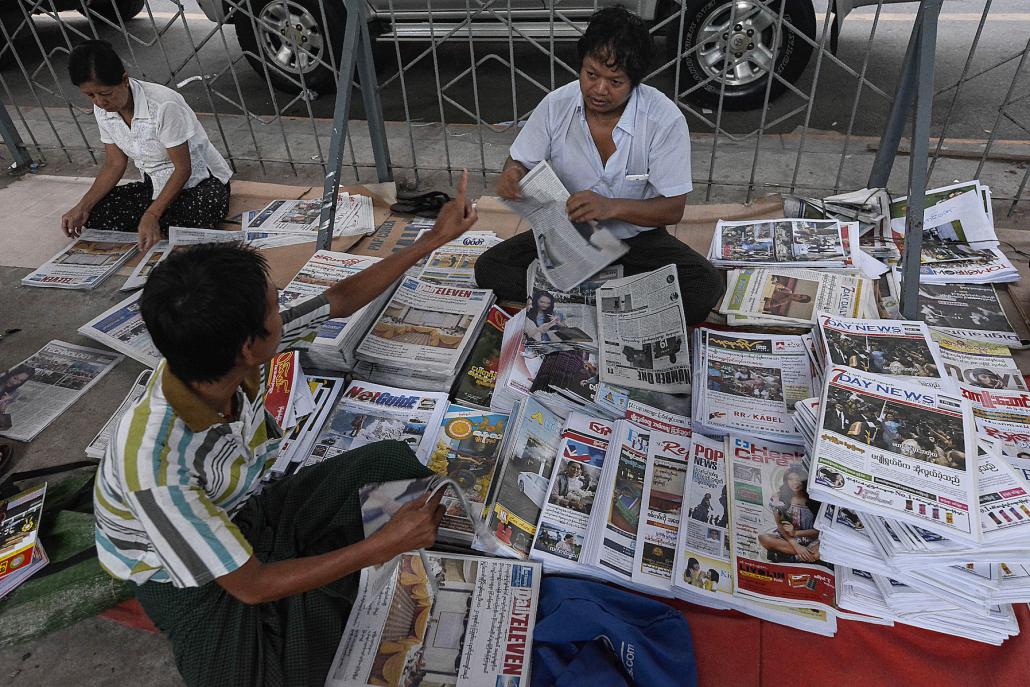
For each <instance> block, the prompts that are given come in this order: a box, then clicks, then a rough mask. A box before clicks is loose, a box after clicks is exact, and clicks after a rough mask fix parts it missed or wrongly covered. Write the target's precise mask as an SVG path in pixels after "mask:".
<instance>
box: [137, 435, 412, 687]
mask: <svg viewBox="0 0 1030 687" xmlns="http://www.w3.org/2000/svg"><path fill="white" fill-rule="evenodd" d="M428 474H431V473H430V472H429V470H428V469H427V468H425V467H424V466H423V465H422V464H421V463H419V462H418V459H417V458H415V454H413V453H412V452H411V449H409V448H408V446H407V444H404V443H402V442H400V441H381V442H377V443H374V444H369V445H368V446H363V447H361V448H359V449H355V450H354V451H350V452H348V453H344V454H341V455H339V456H336V457H335V458H332V459H330V460H327V461H325V462H324V463H320V464H318V465H315V466H312V467H309V468H305V469H303V470H301V471H300V472H298V473H297V474H296V475H293V476H291V477H287V478H285V479H283V480H282V481H280V482H277V483H275V484H272V485H270V486H269V487H267V488H266V489H265V490H264V491H263V492H261V493H260V494H258V495H257V496H254V497H252V498H251V499H250V500H248V501H247V503H246V504H245V505H244V506H243V508H242V509H241V510H240V511H239V512H238V513H237V514H236V516H235V517H234V518H233V522H235V523H236V525H237V526H238V527H239V528H240V530H241V531H242V532H243V534H244V536H245V537H246V538H247V541H249V542H250V544H251V546H253V548H254V556H256V557H257V558H258V559H259V560H261V561H262V562H265V563H270V562H272V561H280V560H288V559H292V558H299V557H302V556H315V555H318V554H322V553H328V552H329V551H333V550H335V549H338V548H340V547H343V546H349V545H351V544H354V543H356V542H358V541H361V539H362V538H363V537H364V534H363V530H362V526H361V507H360V504H359V501H358V489H360V488H361V487H362V486H364V485H365V484H374V483H378V482H388V481H391V480H398V479H409V478H413V477H424V476H426V475H428ZM358 577H359V576H358V575H357V574H354V575H349V576H348V577H345V578H343V579H341V580H339V581H337V582H335V583H333V584H331V585H327V586H325V587H321V588H319V589H315V590H313V591H310V592H306V593H304V594H297V595H294V596H291V597H288V598H285V599H281V600H279V601H274V602H271V603H265V604H257V605H253V606H248V605H247V604H244V603H242V602H240V601H238V600H237V599H236V598H235V597H233V596H232V595H231V594H229V593H228V592H226V591H225V590H224V589H222V588H221V586H219V584H218V583H217V582H210V583H208V584H206V585H204V586H202V587H191V588H186V589H180V588H176V587H173V586H172V585H171V584H164V583H157V582H148V583H146V584H143V585H140V586H139V587H137V588H136V596H137V598H138V599H139V600H140V603H141V604H142V605H143V609H144V610H145V611H146V612H147V615H148V616H150V619H151V620H153V621H154V624H155V625H157V626H158V627H159V628H160V629H161V631H162V632H163V633H164V634H165V635H166V636H167V637H168V639H169V640H171V643H172V651H173V652H174V654H175V662H176V664H177V665H178V667H179V672H180V673H182V677H183V679H184V680H185V682H186V684H187V685H190V687H195V686H198V685H205V686H206V685H211V686H215V685H217V686H219V687H221V686H225V685H241V686H244V685H246V686H248V687H249V686H251V685H291V686H292V685H317V686H318V687H321V686H322V685H323V684H324V683H325V679H326V675H327V673H328V672H329V667H330V664H331V663H332V660H333V656H334V655H335V654H336V647H337V645H339V643H340V637H341V636H342V635H343V629H344V626H345V625H346V623H347V616H348V614H349V613H350V609H351V606H352V604H353V603H354V600H355V597H356V596H357V591H358Z"/></svg>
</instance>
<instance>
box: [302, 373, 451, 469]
mask: <svg viewBox="0 0 1030 687" xmlns="http://www.w3.org/2000/svg"><path fill="white" fill-rule="evenodd" d="M447 407H448V402H447V394H443V393H432V392H427V391H424V392H419V391H409V390H407V389H395V388H393V387H388V386H381V385H379V384H372V383H371V382H360V381H354V382H351V383H350V386H348V387H347V388H346V389H345V390H344V392H343V393H342V394H340V400H339V402H338V403H337V406H336V408H334V409H333V414H332V415H331V416H330V418H329V421H328V422H327V423H326V425H325V427H324V428H323V429H322V432H321V433H320V434H319V435H318V438H317V439H316V440H315V444H314V446H313V447H312V448H311V461H310V462H315V463H317V462H321V461H323V460H328V459H329V458H332V457H334V456H338V455H340V454H341V453H346V452H347V451H350V450H351V449H355V448H358V447H359V446H365V445H366V444H371V443H373V442H376V441H383V440H387V439H392V440H395V441H403V442H404V443H406V444H407V445H408V446H410V447H411V450H412V451H414V452H415V455H416V456H418V459H419V460H420V461H422V463H423V464H425V463H426V462H427V461H428V459H429V454H430V452H431V451H432V450H433V447H434V446H435V444H436V433H437V431H438V430H439V428H440V423H441V421H442V420H443V416H444V413H446V412H447Z"/></svg>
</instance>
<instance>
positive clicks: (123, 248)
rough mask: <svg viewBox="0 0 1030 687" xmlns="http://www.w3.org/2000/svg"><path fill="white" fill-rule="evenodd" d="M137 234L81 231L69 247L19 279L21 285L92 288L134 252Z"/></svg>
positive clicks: (100, 230) (137, 239)
mask: <svg viewBox="0 0 1030 687" xmlns="http://www.w3.org/2000/svg"><path fill="white" fill-rule="evenodd" d="M138 241H139V235H138V234H136V233H134V232H127V231H109V230H106V229H84V230H83V232H82V233H81V234H80V235H79V238H77V239H76V240H75V241H74V242H73V243H72V244H71V245H69V246H68V247H66V248H64V249H63V250H62V251H61V252H60V253H58V254H57V255H55V256H54V257H52V258H50V259H49V260H47V261H46V262H45V263H43V264H42V265H41V266H40V267H39V268H38V269H36V270H34V271H33V272H31V273H30V274H28V275H27V276H25V277H24V278H23V279H22V280H21V283H22V286H42V287H46V288H57V289H92V288H93V287H94V286H96V285H97V284H99V283H100V282H102V281H103V280H104V279H106V278H107V277H108V276H109V275H111V274H112V273H114V271H115V270H117V269H118V268H119V267H121V266H122V265H123V264H125V262H126V261H127V260H128V259H129V258H131V257H132V256H133V255H135V253H136V245H137V242H138Z"/></svg>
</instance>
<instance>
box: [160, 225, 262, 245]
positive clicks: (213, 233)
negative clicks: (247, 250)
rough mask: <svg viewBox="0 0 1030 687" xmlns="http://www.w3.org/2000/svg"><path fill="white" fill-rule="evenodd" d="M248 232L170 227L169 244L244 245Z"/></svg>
mask: <svg viewBox="0 0 1030 687" xmlns="http://www.w3.org/2000/svg"><path fill="white" fill-rule="evenodd" d="M246 240H247V232H245V231H243V230H242V229H241V230H238V231H225V230H224V229H200V228H198V227H169V228H168V243H170V244H172V246H193V245H196V244H198V243H242V242H244V241H246Z"/></svg>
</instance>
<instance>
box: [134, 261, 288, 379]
mask: <svg viewBox="0 0 1030 687" xmlns="http://www.w3.org/2000/svg"><path fill="white" fill-rule="evenodd" d="M268 284H269V277H268V263H267V262H266V261H265V259H264V257H262V256H261V254H260V253H258V252H257V251H256V250H254V249H253V248H248V247H246V246H244V245H243V244H239V243H208V244H200V245H196V246H188V247H185V248H180V249H178V250H175V251H173V252H172V254H171V255H169V256H168V257H167V258H165V260H164V261H162V262H161V263H159V264H158V266H157V267H155V268H154V271H153V272H151V273H150V276H149V277H148V278H147V284H146V286H145V287H143V296H142V297H141V298H140V312H141V313H142V315H143V322H144V323H145V324H146V325H147V330H148V331H149V332H150V337H151V338H152V339H153V340H154V345H155V346H157V350H159V351H161V355H163V356H164V357H165V358H166V359H167V360H168V367H169V368H170V369H171V371H172V374H174V375H175V376H176V377H178V378H179V379H181V380H182V381H184V382H213V381H215V380H217V379H220V378H221V377H223V376H225V375H226V374H228V373H229V371H230V370H232V368H233V366H234V365H235V364H236V358H237V356H238V355H239V353H240V351H241V350H242V348H243V345H244V344H245V343H247V342H248V341H251V340H253V339H255V338H260V337H263V336H267V335H268V334H269V331H268V330H267V329H265V318H266V317H267V316H268Z"/></svg>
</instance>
